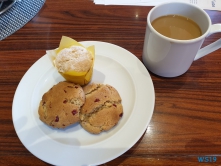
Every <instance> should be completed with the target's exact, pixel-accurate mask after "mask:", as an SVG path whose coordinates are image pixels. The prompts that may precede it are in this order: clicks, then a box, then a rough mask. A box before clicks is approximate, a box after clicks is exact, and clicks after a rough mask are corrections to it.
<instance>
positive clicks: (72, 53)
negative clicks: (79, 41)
mask: <svg viewBox="0 0 221 166" xmlns="http://www.w3.org/2000/svg"><path fill="white" fill-rule="evenodd" d="M91 64H92V55H91V53H90V52H88V50H87V49H86V48H84V47H81V46H71V47H70V48H65V49H63V50H61V51H60V52H59V53H58V54H57V56H56V59H55V65H56V67H57V69H58V71H59V72H62V73H64V72H67V71H79V72H86V71H88V70H89V69H90V67H91Z"/></svg>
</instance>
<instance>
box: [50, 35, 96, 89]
mask: <svg viewBox="0 0 221 166" xmlns="http://www.w3.org/2000/svg"><path fill="white" fill-rule="evenodd" d="M71 46H81V47H84V46H83V45H82V44H80V43H78V42H77V41H75V40H74V39H72V38H70V37H66V36H62V38H61V41H60V45H59V47H58V48H57V49H55V50H49V51H47V54H48V55H49V57H50V59H51V61H52V63H53V65H54V66H55V64H54V60H55V58H56V56H57V54H58V53H59V52H60V51H61V50H62V49H64V48H69V47H71ZM84 48H86V47H84ZM86 49H87V50H88V51H89V52H90V53H91V55H92V57H93V61H92V65H91V68H90V69H89V70H88V71H87V72H78V71H68V72H65V73H61V72H59V73H60V74H61V75H62V76H63V77H64V78H65V79H66V80H67V81H70V82H73V83H76V84H80V85H86V84H88V83H89V82H90V80H91V78H92V75H93V67H94V58H95V48H94V46H90V47H87V48H86ZM55 67H56V66H55Z"/></svg>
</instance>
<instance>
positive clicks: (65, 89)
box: [38, 81, 85, 128]
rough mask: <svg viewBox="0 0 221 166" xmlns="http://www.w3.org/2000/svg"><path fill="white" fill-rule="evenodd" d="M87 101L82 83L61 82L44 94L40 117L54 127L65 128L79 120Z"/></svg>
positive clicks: (40, 105)
mask: <svg viewBox="0 0 221 166" xmlns="http://www.w3.org/2000/svg"><path fill="white" fill-rule="evenodd" d="M84 102H85V94H84V91H83V89H82V87H81V86H80V85H76V84H74V83H71V82H65V81H64V82H60V83H58V84H56V85H54V86H53V87H52V88H51V89H50V90H49V91H48V92H46V93H45V94H44V95H43V96H42V100H41V102H40V104H39V109H38V113H39V118H40V120H41V121H43V122H44V123H46V124H48V125H49V126H52V127H54V128H65V127H67V126H69V125H71V124H74V123H76V122H79V111H80V109H81V106H82V105H83V104H84Z"/></svg>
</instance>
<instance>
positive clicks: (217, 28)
mask: <svg viewBox="0 0 221 166" xmlns="http://www.w3.org/2000/svg"><path fill="white" fill-rule="evenodd" d="M218 32H221V24H213V25H211V30H210V32H209V34H208V35H207V37H208V36H209V35H211V34H213V33H218ZM219 48H221V39H218V40H217V41H215V42H213V43H211V44H209V45H208V46H206V47H203V48H201V49H200V50H199V51H198V52H197V54H196V56H195V58H194V61H196V60H198V59H199V58H202V57H204V56H205V55H207V54H209V53H211V52H213V51H216V50H218V49H219Z"/></svg>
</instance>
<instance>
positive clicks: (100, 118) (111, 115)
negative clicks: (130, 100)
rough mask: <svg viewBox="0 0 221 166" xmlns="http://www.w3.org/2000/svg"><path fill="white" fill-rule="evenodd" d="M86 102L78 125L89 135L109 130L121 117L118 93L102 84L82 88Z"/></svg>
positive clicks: (121, 107) (121, 109)
mask: <svg viewBox="0 0 221 166" xmlns="http://www.w3.org/2000/svg"><path fill="white" fill-rule="evenodd" d="M83 90H84V93H85V96H86V101H85V103H84V105H83V106H82V109H81V111H80V124H81V126H82V127H83V128H84V129H85V130H87V131H88V132H90V133H93V134H99V133H101V132H102V131H107V130H110V129H111V128H112V127H113V126H115V125H116V124H117V123H118V121H119V120H120V118H121V117H122V115H123V106H122V104H121V97H120V95H119V93H118V91H117V90H116V89H115V88H114V87H112V86H110V85H104V84H89V85H87V86H85V87H84V88H83Z"/></svg>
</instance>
